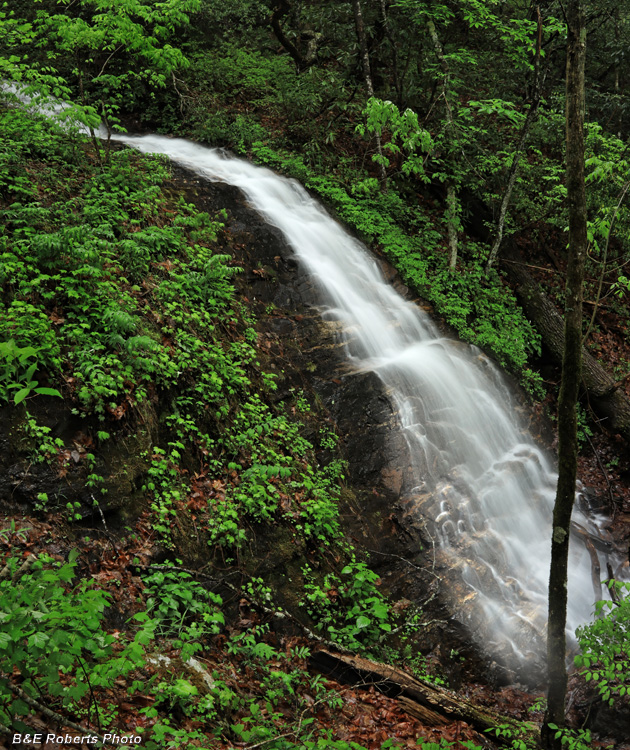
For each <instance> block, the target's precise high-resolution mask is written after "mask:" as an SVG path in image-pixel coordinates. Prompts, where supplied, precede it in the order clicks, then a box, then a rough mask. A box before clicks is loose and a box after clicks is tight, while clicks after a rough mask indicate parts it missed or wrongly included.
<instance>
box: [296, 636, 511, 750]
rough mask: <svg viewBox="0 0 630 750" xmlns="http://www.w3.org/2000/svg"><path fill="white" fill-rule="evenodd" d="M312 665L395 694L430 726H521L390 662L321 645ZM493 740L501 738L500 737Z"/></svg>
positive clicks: (337, 677)
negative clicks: (348, 653)
mask: <svg viewBox="0 0 630 750" xmlns="http://www.w3.org/2000/svg"><path fill="white" fill-rule="evenodd" d="M309 665H310V666H311V667H314V668H315V669H317V670H318V671H320V672H323V673H324V674H326V675H330V676H332V677H333V679H335V680H338V681H341V682H345V683H346V684H348V683H349V684H353V685H357V684H364V685H374V686H375V687H376V688H377V690H379V691H380V692H381V693H384V694H385V695H388V696H390V697H393V698H396V699H397V700H398V702H399V703H400V704H401V705H402V706H403V708H404V709H405V711H406V712H407V713H409V714H411V715H412V716H415V717H416V718H418V719H420V721H422V723H423V724H426V725H427V726H444V725H445V724H449V723H451V722H453V721H465V722H466V723H467V724H469V725H470V726H471V727H473V728H474V729H476V730H477V731H478V732H485V731H486V730H488V729H490V730H492V729H494V728H495V727H498V726H505V725H507V726H509V727H511V728H513V729H514V731H516V730H517V728H519V727H521V726H522V725H521V723H519V722H517V721H515V720H514V719H511V718H509V717H507V716H503V715H502V714H499V713H496V712H495V711H492V710H491V709H489V708H486V707H485V706H477V705H475V704H474V703H471V702H469V701H467V700H465V699H464V698H460V697H459V696H458V695H456V694H455V693H452V692H450V691H449V690H445V689H444V688H442V687H439V686H438V685H433V684H431V683H428V682H422V681H421V680H418V679H416V678H415V677H412V676H411V675H410V674H408V673H407V672H403V671H402V670H401V669H397V668H396V667H392V666H391V665H389V664H382V663H381V662H376V661H372V660H371V659H364V658H363V657H361V656H354V655H346V654H339V653H335V652H334V651H330V650H327V649H319V650H318V651H315V652H314V653H313V654H312V655H311V656H310V658H309ZM493 741H496V742H501V738H496V739H495V738H493ZM508 742H509V740H507V739H506V744H508Z"/></svg>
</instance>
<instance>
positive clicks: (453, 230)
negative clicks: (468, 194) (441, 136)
mask: <svg viewBox="0 0 630 750" xmlns="http://www.w3.org/2000/svg"><path fill="white" fill-rule="evenodd" d="M427 29H428V31H429V36H430V37H431V41H432V42H433V49H434V51H435V56H436V57H437V59H438V60H439V62H440V67H441V68H442V74H443V75H442V96H443V97H444V108H445V111H446V121H447V123H448V126H449V128H450V129H451V130H452V129H453V111H452V110H451V103H450V102H449V100H448V91H447V88H448V79H449V77H450V74H451V72H450V68H449V66H448V62H447V60H446V57H444V50H443V48H442V43H441V42H440V39H439V37H438V35H437V31H436V29H435V24H434V23H433V21H432V20H431V19H429V20H428V21H427ZM446 229H447V232H448V251H449V260H448V265H449V268H451V270H454V269H455V266H456V265H457V232H458V229H459V202H458V200H457V192H456V190H455V185H453V183H452V182H451V181H450V180H449V181H447V183H446Z"/></svg>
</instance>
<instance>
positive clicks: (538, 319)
mask: <svg viewBox="0 0 630 750" xmlns="http://www.w3.org/2000/svg"><path fill="white" fill-rule="evenodd" d="M505 259H506V260H507V261H508V262H507V263H505V264H504V265H503V268H504V270H505V271H506V272H507V274H508V277H509V278H510V280H511V281H512V282H513V283H514V284H515V290H516V294H517V295H518V298H519V300H520V303H521V305H522V306H523V309H524V310H525V313H526V314H527V316H528V318H529V319H530V320H531V321H532V323H533V324H534V325H535V326H536V329H537V330H538V331H539V332H540V335H541V336H542V340H543V343H544V344H545V346H546V347H547V349H548V351H549V353H550V354H551V356H552V357H553V359H554V360H555V361H556V362H558V363H560V362H562V352H563V349H564V321H563V319H562V315H561V314H560V313H559V312H558V310H557V309H556V307H555V305H554V304H553V303H552V302H551V300H550V299H549V298H548V297H547V295H546V294H545V293H544V292H543V291H542V289H541V288H540V285H539V284H538V283H537V282H536V280H535V279H534V278H533V277H532V276H531V275H530V274H529V273H528V271H527V270H526V269H525V267H524V265H523V264H522V262H521V261H520V258H519V257H518V256H517V255H516V251H514V250H511V251H510V253H509V254H506V255H505ZM582 385H583V388H584V390H585V392H586V395H587V397H588V404H589V406H590V407H591V408H592V409H593V411H594V412H595V414H596V415H597V417H598V418H599V419H600V421H601V423H602V425H603V426H604V427H606V429H608V430H609V431H610V432H613V433H615V432H616V433H619V434H620V435H621V436H622V437H623V438H624V439H625V440H627V441H628V442H629V443H630V399H629V398H628V396H626V394H625V393H624V391H623V390H622V389H621V388H620V387H619V386H620V383H618V382H617V381H616V380H615V379H614V378H613V377H612V376H611V375H610V374H609V373H608V372H606V370H605V369H604V368H603V367H602V366H601V365H600V364H599V362H597V360H596V359H595V358H594V357H592V356H591V354H589V352H588V351H587V350H586V349H583V350H582Z"/></svg>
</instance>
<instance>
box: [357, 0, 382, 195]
mask: <svg viewBox="0 0 630 750" xmlns="http://www.w3.org/2000/svg"><path fill="white" fill-rule="evenodd" d="M352 9H353V11H354V25H355V28H356V31H357V41H358V42H359V49H360V51H361V68H362V70H363V80H364V81H365V90H366V91H367V95H368V96H369V97H370V98H371V97H373V96H374V84H373V83H372V73H371V71H370V55H369V53H368V46H367V36H366V33H365V24H364V22H363V11H362V10H361V0H352ZM374 139H375V141H376V152H377V154H378V157H379V162H378V165H377V166H378V179H379V182H380V183H381V190H383V192H385V191H386V190H387V172H386V171H385V165H384V163H383V149H382V147H381V136H380V135H379V134H378V133H377V134H376V135H375V136H374Z"/></svg>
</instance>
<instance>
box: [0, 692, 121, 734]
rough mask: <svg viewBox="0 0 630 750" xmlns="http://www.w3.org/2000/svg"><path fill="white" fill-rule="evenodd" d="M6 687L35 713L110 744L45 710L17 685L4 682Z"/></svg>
mask: <svg viewBox="0 0 630 750" xmlns="http://www.w3.org/2000/svg"><path fill="white" fill-rule="evenodd" d="M6 686H7V687H8V688H9V690H10V691H11V692H12V693H13V694H14V695H17V696H18V698H21V699H22V700H23V701H24V703H26V704H27V705H29V706H30V707H31V708H34V709H36V710H37V711H41V712H42V713H43V714H44V716H47V717H48V718H49V719H54V720H55V721H56V722H58V723H59V724H60V725H61V726H63V727H70V728H71V729H76V730H77V732H81V734H85V735H90V736H92V737H98V740H99V742H101V743H102V744H103V745H111V744H112V743H110V742H105V738H104V737H103V736H102V735H100V734H97V733H96V732H94V731H92V730H91V729H85V727H82V726H81V725H80V724H76V723H75V722H74V721H70V719H66V718H65V717H63V716H62V715H61V714H58V713H57V712H56V711H53V710H52V709H51V708H47V707H46V706H44V705H43V704H41V703H40V702H39V701H36V700H35V699H34V698H31V696H30V695H28V694H27V693H25V692H24V691H23V690H22V688H19V687H18V686H17V685H11V683H10V682H6Z"/></svg>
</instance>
